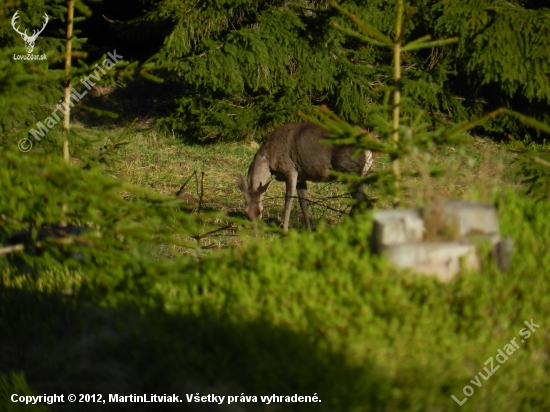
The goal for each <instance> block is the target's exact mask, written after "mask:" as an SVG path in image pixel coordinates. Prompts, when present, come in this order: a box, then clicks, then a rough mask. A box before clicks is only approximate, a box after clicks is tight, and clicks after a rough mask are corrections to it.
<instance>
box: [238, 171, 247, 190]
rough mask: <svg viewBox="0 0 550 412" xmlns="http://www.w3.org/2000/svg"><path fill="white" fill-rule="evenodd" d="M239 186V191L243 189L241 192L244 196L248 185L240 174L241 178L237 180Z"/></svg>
mask: <svg viewBox="0 0 550 412" xmlns="http://www.w3.org/2000/svg"><path fill="white" fill-rule="evenodd" d="M237 185H238V186H239V189H241V192H243V194H244V193H245V192H246V185H245V184H244V179H243V175H242V174H240V173H239V177H238V178H237Z"/></svg>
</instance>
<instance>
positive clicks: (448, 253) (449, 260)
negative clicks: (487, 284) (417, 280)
mask: <svg viewBox="0 0 550 412" xmlns="http://www.w3.org/2000/svg"><path fill="white" fill-rule="evenodd" d="M383 251H384V252H385V253H386V254H387V256H388V258H389V259H390V262H391V263H392V264H393V265H395V266H397V267H399V268H403V269H411V270H412V271H413V272H414V273H418V274H426V275H431V276H436V277H437V278H439V280H441V281H442V282H449V281H450V280H451V279H452V278H453V277H454V276H455V275H456V274H457V273H459V272H460V270H462V269H468V270H473V271H479V269H480V262H479V258H478V256H477V254H476V247H475V245H474V244H473V243H471V242H457V241H455V242H416V243H401V244H397V245H390V246H385V247H384V248H383Z"/></svg>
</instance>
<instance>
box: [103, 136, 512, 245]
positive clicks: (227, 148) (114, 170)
mask: <svg viewBox="0 0 550 412" xmlns="http://www.w3.org/2000/svg"><path fill="white" fill-rule="evenodd" d="M144 126H145V127H141V128H139V127H136V128H135V129H134V130H132V131H130V133H129V134H128V136H129V139H128V140H129V141H130V144H128V145H126V146H124V147H122V148H120V149H119V150H118V152H117V154H116V160H115V161H114V162H112V163H111V166H110V167H109V169H108V172H109V173H110V174H111V175H112V176H114V177H116V178H118V179H124V180H126V181H128V182H131V183H133V184H137V185H140V186H143V187H149V188H151V189H153V190H155V191H157V192H159V193H163V194H165V195H167V196H172V197H174V198H176V195H178V196H177V198H178V199H181V201H182V202H183V203H184V206H185V208H186V209H189V210H193V211H195V212H196V211H198V210H200V211H206V212H208V211H217V212H221V213H222V215H226V216H229V217H237V218H243V219H244V213H243V210H242V209H243V205H244V198H243V196H242V194H241V193H240V191H239V189H238V187H237V176H238V174H239V173H242V174H243V176H246V173H247V169H248V165H249V164H250V162H251V161H252V159H253V157H254V154H255V153H256V151H257V150H258V148H259V146H260V144H259V143H258V142H256V141H253V140H252V141H241V142H218V143H214V144H202V145H201V144H189V143H184V142H182V141H180V140H178V139H176V138H175V137H167V136H161V135H159V133H158V132H157V131H156V129H155V128H154V127H153V128H152V127H148V126H147V125H144ZM122 131H123V130H122V129H120V130H119V129H114V130H112V132H111V133H110V136H111V137H110V138H111V139H114V138H115V137H116V136H117V135H118V134H120V133H122ZM509 149H510V145H509V144H502V143H500V144H499V143H494V142H493V141H491V140H489V139H483V138H479V137H473V138H472V143H471V144H470V145H468V146H466V147H465V148H464V150H458V149H457V148H455V147H452V146H448V147H443V148H439V149H436V150H435V151H432V152H431V154H430V158H429V159H428V158H426V157H425V156H424V157H422V156H411V157H410V158H408V159H407V161H406V162H405V163H404V164H403V165H402V169H403V171H404V172H407V171H418V172H419V175H420V177H415V178H408V179H405V180H404V182H403V185H404V188H405V191H404V192H405V199H404V204H405V205H407V206H424V205H425V203H426V202H427V201H430V200H435V199H438V198H465V199H473V200H480V201H486V202H492V201H493V200H494V198H495V195H496V194H497V193H498V192H500V191H502V190H506V189H507V188H510V187H512V188H514V189H515V190H521V186H522V185H521V181H520V179H519V178H518V177H517V175H515V173H514V171H513V169H514V167H513V163H512V161H513V158H514V154H513V153H512V152H511V151H510V150H509ZM428 163H430V164H432V165H436V166H439V167H441V168H442V169H443V170H444V172H445V173H444V174H443V176H442V177H440V178H437V179H433V178H430V177H428V176H427V171H426V167H425V166H426V164H428ZM388 167H389V159H388V157H387V156H379V157H377V159H376V162H375V166H374V168H373V170H374V171H377V170H384V169H386V168H388ZM308 188H309V198H310V215H311V218H312V223H313V225H314V226H315V225H317V224H319V221H321V220H323V221H324V222H325V223H326V224H327V225H335V224H337V223H338V222H339V221H340V220H341V219H342V217H343V216H344V214H345V213H348V212H349V210H350V204H349V201H350V200H351V198H350V196H349V194H348V193H349V190H348V189H347V188H346V187H345V185H343V184H341V183H338V182H331V183H310V184H309V185H308ZM201 193H202V194H201ZM284 193H285V185H284V183H282V182H275V183H273V184H272V185H271V187H270V189H269V191H268V192H267V194H266V197H265V201H264V207H265V210H264V216H263V220H264V221H265V222H267V224H268V225H270V226H272V227H281V226H282V218H283V205H284ZM366 193H367V196H369V197H370V198H376V197H377V194H376V193H374V192H373V191H372V190H371V189H370V188H367V189H366ZM293 206H294V209H293V212H292V216H291V228H295V229H298V230H304V229H305V225H304V223H303V218H302V216H301V213H300V210H299V205H298V202H294V205H293ZM377 206H378V207H380V208H387V207H390V206H391V204H390V203H389V202H384V201H380V202H379V203H378V205H377ZM237 226H238V225H237ZM236 232H237V227H236V226H234V227H232V229H231V230H229V231H225V232H221V233H218V234H217V236H215V237H209V238H208V239H203V241H202V247H204V248H206V249H219V248H224V247H226V246H227V245H229V244H234V245H236V244H239V243H240V239H239V236H234V235H235V233H236Z"/></svg>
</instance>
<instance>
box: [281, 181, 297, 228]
mask: <svg viewBox="0 0 550 412" xmlns="http://www.w3.org/2000/svg"><path fill="white" fill-rule="evenodd" d="M297 180H298V173H292V174H291V175H290V176H288V177H287V178H286V198H285V220H284V223H283V230H284V231H285V232H288V228H289V226H290V212H291V211H292V201H293V200H294V195H295V193H296V182H297Z"/></svg>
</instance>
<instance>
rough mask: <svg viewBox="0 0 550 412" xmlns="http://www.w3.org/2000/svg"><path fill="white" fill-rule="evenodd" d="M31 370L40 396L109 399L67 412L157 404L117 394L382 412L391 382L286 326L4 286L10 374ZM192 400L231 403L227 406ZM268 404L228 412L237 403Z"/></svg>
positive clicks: (0, 293)
mask: <svg viewBox="0 0 550 412" xmlns="http://www.w3.org/2000/svg"><path fill="white" fill-rule="evenodd" d="M12 371H23V372H24V373H25V377H26V380H27V382H28V384H29V386H30V388H31V389H32V390H33V391H34V392H35V393H36V394H37V395H40V394H48V395H51V394H58V395H59V394H64V395H65V399H66V397H67V395H68V394H77V395H78V394H90V395H91V394H103V399H105V400H106V402H105V404H104V405H103V404H102V405H101V406H98V405H96V404H93V403H74V404H71V403H68V402H65V403H58V404H56V405H55V409H56V410H60V411H69V410H70V411H74V410H80V411H88V410H89V411H95V410H102V411H149V410H151V411H152V410H158V409H159V404H157V403H109V394H118V395H123V396H126V395H132V394H137V395H141V394H149V395H150V394H156V395H163V394H167V395H171V394H177V395H179V396H180V399H181V400H182V402H181V403H179V404H163V405H162V406H161V410H186V411H211V410H212V411H229V410H231V411H235V410H243V411H248V410H253V411H289V410H296V411H302V410H316V411H317V410H318V411H323V410H339V411H345V410H373V409H379V408H380V406H381V405H383V398H384V393H386V394H387V392H386V390H387V389H388V386H387V383H388V382H387V379H386V378H385V377H384V376H383V375H381V374H380V373H378V372H377V371H376V368H375V366H374V364H368V365H363V366H362V368H361V369H357V368H351V367H349V366H347V365H346V362H345V361H344V359H343V358H342V357H341V356H339V355H336V354H334V353H332V352H331V351H330V350H328V349H326V348H324V347H323V342H315V341H312V340H311V339H307V338H305V337H304V336H301V335H300V334H298V333H295V332H293V331H291V330H289V329H288V328H285V327H277V326H273V325H270V324H267V323H266V322H263V321H256V322H251V323H246V324H235V323H233V322H230V321H229V320H227V319H223V318H220V317H219V316H216V315H214V314H199V315H170V314H168V313H166V312H165V311H164V310H161V309H158V308H157V309H153V310H150V311H147V312H146V313H140V311H139V310H137V309H132V308H128V307H126V308H118V309H112V308H100V307H98V306H97V305H94V304H92V303H90V302H84V301H76V300H75V299H71V298H68V297H66V296H63V295H60V294H42V293H36V292H29V291H24V290H20V289H8V288H5V287H3V286H0V373H1V374H4V375H6V376H7V375H9V373H10V372H12ZM186 394H193V395H195V394H200V395H201V396H203V395H209V394H213V395H214V394H215V395H218V396H219V395H225V396H226V398H225V400H224V402H223V404H222V405H216V404H215V403H188V402H187V399H186V396H185V395H186ZM241 394H244V395H247V396H252V395H255V396H257V397H258V402H256V403H244V402H243V403H241V402H239V403H233V404H231V405H227V396H228V395H233V396H240V395H241ZM273 394H276V395H285V396H287V395H288V396H292V395H294V394H298V395H309V396H313V395H314V394H316V395H317V396H318V397H319V399H321V401H322V402H321V403H316V404H311V403H284V402H283V403H274V404H271V405H266V404H265V403H262V402H261V399H260V395H273Z"/></svg>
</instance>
